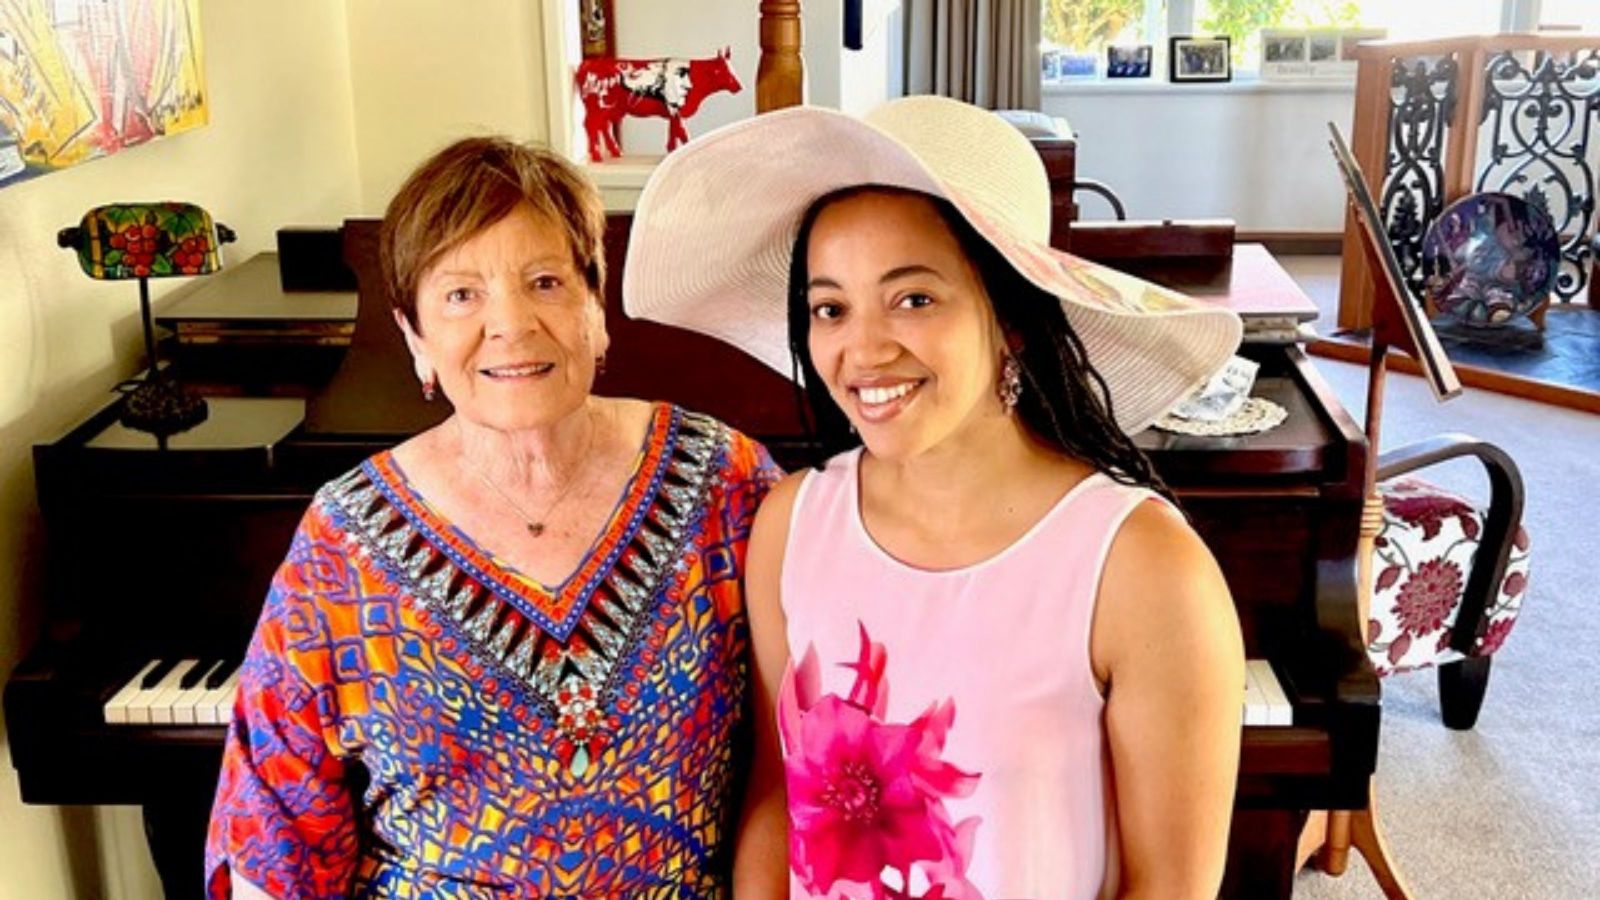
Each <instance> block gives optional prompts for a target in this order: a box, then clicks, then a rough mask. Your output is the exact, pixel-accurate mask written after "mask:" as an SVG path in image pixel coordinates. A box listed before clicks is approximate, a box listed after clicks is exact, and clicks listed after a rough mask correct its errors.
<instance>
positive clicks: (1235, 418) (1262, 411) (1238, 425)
mask: <svg viewBox="0 0 1600 900" xmlns="http://www.w3.org/2000/svg"><path fill="white" fill-rule="evenodd" d="M1288 417H1289V411H1288V410H1286V409H1284V408H1283V407H1281V406H1279V405H1278V404H1276V403H1273V402H1272V401H1271V400H1267V399H1265V398H1262V397H1251V398H1249V399H1248V400H1246V401H1244V405H1243V406H1241V407H1239V411H1238V412H1235V413H1234V414H1233V415H1231V416H1229V417H1227V418H1226V419H1222V420H1219V421H1216V422H1202V421H1200V420H1198V419H1180V418H1178V417H1177V416H1173V415H1166V416H1162V417H1161V419H1160V420H1159V421H1157V422H1156V427H1157V428H1159V429H1161V430H1162V431H1171V432H1176V433H1177V434H1192V435H1197V436H1200V437H1225V436H1228V435H1235V434H1256V433H1257V432H1261V431H1266V430H1267V429H1269V428H1272V427H1274V426H1276V425H1278V424H1279V423H1281V422H1282V421H1283V420H1284V419H1287V418H1288Z"/></svg>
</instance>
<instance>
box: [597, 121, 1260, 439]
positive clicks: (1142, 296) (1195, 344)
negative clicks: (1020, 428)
mask: <svg viewBox="0 0 1600 900" xmlns="http://www.w3.org/2000/svg"><path fill="white" fill-rule="evenodd" d="M859 185H885V186H891V187H899V188H908V189H910V190H914V191H920V192H922V193H924V194H930V195H932V196H935V197H942V198H944V199H946V200H948V201H949V202H950V203H951V204H952V205H953V206H954V207H955V208H956V210H957V211H958V212H960V214H961V215H962V216H963V217H964V218H965V219H966V220H967V222H969V223H970V224H971V225H972V227H973V228H974V229H975V230H976V231H977V232H978V234H980V235H982V236H983V238H984V239H985V240H987V241H988V242H989V243H990V244H992V245H994V247H995V249H996V250H998V251H999V252H1000V253H1001V255H1003V256H1004V257H1005V258H1006V259H1007V260H1008V261H1009V262H1010V263H1011V265H1012V266H1014V267H1015V268H1016V270H1017V271H1018V272H1019V273H1020V274H1021V275H1023V276H1024V277H1025V278H1027V279H1028V280H1029V281H1031V282H1033V283H1034V284H1035V285H1038V286H1039V287H1040V288H1041V289H1043V290H1044V291H1045V292H1047V293H1049V294H1051V295H1053V296H1056V297H1058V298H1060V300H1061V306H1062V309H1063V310H1064V311H1065V312H1066V316H1067V320H1068V322H1069V323H1071V325H1072V328H1073V329H1074V330H1075V331H1076V332H1077V333H1078V336H1079V338H1081V339H1082V341H1083V344H1084V348H1085V350H1087V352H1088V357H1089V362H1090V364H1091V365H1093V366H1094V367H1095V369H1097V370H1098V371H1099V372H1100V375H1101V376H1102V377H1103V378H1104V379H1105V382H1106V385H1107V387H1108V388H1109V390H1110V395H1111V408H1112V412H1113V414H1114V415H1115V417H1116V421H1117V424H1118V425H1119V426H1120V427H1121V428H1122V429H1123V430H1124V431H1125V432H1128V433H1130V434H1131V433H1135V432H1138V431H1142V430H1144V428H1145V427H1146V426H1148V425H1149V424H1150V423H1152V422H1154V421H1155V420H1156V419H1158V418H1160V416H1161V415H1162V414H1163V413H1165V412H1166V411H1167V409H1168V408H1170V407H1171V406H1172V405H1173V404H1175V403H1177V402H1178V401H1179V400H1181V399H1183V397H1185V396H1186V395H1187V394H1188V393H1189V392H1190V391H1192V390H1194V389H1195V388H1197V387H1199V386H1200V385H1202V384H1204V383H1205V382H1206V380H1207V379H1208V378H1209V377H1210V376H1211V374H1212V373H1213V372H1215V371H1216V370H1217V369H1218V368H1219V367H1221V366H1222V364H1223V363H1224V362H1226V361H1227V359H1228V358H1229V356H1231V355H1232V353H1233V351H1234V350H1235V349H1236V348H1237V347H1238V346H1239V336H1240V331H1241V328H1240V323H1239V318H1238V316H1236V315H1234V314H1233V313H1232V312H1230V311H1228V310H1225V309H1221V308H1219V307H1215V306H1207V305H1205V304H1203V303H1199V302H1197V301H1194V300H1191V299H1189V298H1186V297H1183V296H1180V295H1179V294H1176V293H1174V292H1172V291H1170V290H1167V289H1165V288H1162V287H1158V286H1156V285H1153V284H1150V283H1148V282H1145V281H1142V280H1140V279H1137V278H1133V277H1131V276H1128V275H1124V274H1122V273H1120V272H1116V271H1113V270H1111V269H1108V268H1106V267H1104V266H1101V265H1098V264H1095V263H1090V262H1088V261H1086V260H1083V259H1080V258H1078V257H1075V256H1072V255H1070V254H1067V253H1062V252H1060V251H1058V250H1055V249H1052V248H1051V247H1050V245H1049V236H1050V185H1049V181H1048V179H1047V178H1046V176H1045V171H1044V164H1043V163H1042V162H1040V160H1039V157H1038V154H1036V153H1035V152H1034V150H1033V147H1032V145H1030V144H1029V143H1028V139H1027V138H1026V137H1024V136H1023V135H1022V133H1021V132H1019V131H1017V130H1016V128H1014V127H1013V126H1011V125H1010V124H1009V123H1007V122H1005V121H1004V120H1003V119H1001V118H1000V117H998V116H996V115H994V114H993V113H991V112H988V111H985V110H982V109H979V108H977V107H975V106H971V105H968V104H966V103H962V102H960V101H956V100H950V99H947V98H943V97H906V98H902V99H898V100H893V101H890V102H889V103H886V104H884V105H883V106H880V107H878V108H877V109H876V110H874V111H872V112H871V113H868V114H867V115H866V116H865V117H864V118H856V117H853V116H849V115H846V114H844V113H841V112H837V111H833V110H827V109H820V108H815V107H791V108H789V109H784V110H779V111H777V112H771V113H765V114H762V115H758V116H755V117H754V118H750V119H745V120H743V121H740V122H736V123H734V124H732V125H728V126H725V127H723V128H720V129H717V130H716V131H712V132H708V133H707V134H705V135H702V136H701V137H699V138H696V139H695V140H692V141H690V142H689V143H688V144H687V145H685V146H683V147H681V148H679V149H678V150H677V151H675V152H673V153H671V154H668V155H667V157H666V158H665V159H664V160H662V162H661V163H660V164H659V165H658V166H657V167H656V170H655V172H654V174H652V175H651V177H650V180H649V182H648V183H647V184H646V185H645V187H644V191H643V193H642V194H641V195H640V197H639V202H638V205H637V207H636V208H635V210H634V221H633V233H632V235H631V236H630V237H629V240H628V257H627V264H626V266H625V267H624V271H623V279H622V297H623V308H624V309H625V310H626V311H627V313H628V314H629V315H630V316H633V317H636V318H642V319H649V320H652V321H656V322H662V323H665V324H668V325H676V326H679V327H682V328H688V329H691V330H693V331H698V332H701V333H704V334H708V335H711V336H713V337H716V338H720V339H722V340H724V341H726V342H728V343H730V344H733V345H734V346H736V347H739V348H741V349H743V350H744V351H746V352H748V353H749V354H751V355H752V356H754V357H755V358H757V359H759V360H761V361H762V362H764V363H766V364H767V365H768V366H771V367H772V368H773V369H775V370H777V371H778V372H780V373H782V374H784V375H789V374H791V372H792V369H793V367H792V365H791V362H790V357H789V344H788V334H787V330H788V319H787V314H786V303H787V298H788V280H789V262H790V255H791V254H792V253H793V250H794V240H795V236H796V234H797V233H798V231H799V227H800V220H801V218H802V216H803V214H804V213H805V211H806V209H807V208H808V207H809V206H810V205H811V204H812V202H813V201H815V200H816V199H817V198H819V197H821V196H823V195H825V194H828V193H830V192H832V191H835V190H839V189H841V188H846V187H854V186H859ZM1024 339H1025V340H1026V336H1024Z"/></svg>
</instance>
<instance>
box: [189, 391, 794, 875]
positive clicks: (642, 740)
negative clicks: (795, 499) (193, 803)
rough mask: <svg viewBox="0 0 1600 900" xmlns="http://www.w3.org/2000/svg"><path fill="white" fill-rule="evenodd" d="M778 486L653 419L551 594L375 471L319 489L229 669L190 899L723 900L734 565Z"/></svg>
mask: <svg viewBox="0 0 1600 900" xmlns="http://www.w3.org/2000/svg"><path fill="white" fill-rule="evenodd" d="M777 475H778V472H777V469H776V468H775V467H774V466H773V464H772V462H771V460H770V458H769V457H768V456H767V454H766V452H765V451H764V450H763V449H762V448H761V447H760V445H758V444H755V443H754V442H752V441H750V440H749V439H747V438H745V437H743V436H742V435H739V434H737V433H736V432H733V431H731V430H729V429H728V428H727V427H725V426H723V425H721V424H720V423H718V422H716V421H714V420H712V419H709V418H707V417H704V416H700V415H697V414H694V413H689V412H686V411H684V410H681V409H678V408H676V407H672V406H667V405H658V406H657V407H656V409H655V412H654V414H653V416H652V421H651V426H650V432H649V436H648V438H647V440H646V442H645V446H644V447H643V449H642V450H641V452H640V455H639V457H638V463H637V468H636V470H635V472H634V473H633V475H632V477H631V478H630V480H629V482H628V487H627V489H626V491H625V493H624V496H623V497H622V499H621V500H620V502H619V504H618V506H617V509H616V510H615V512H614V514H613V516H612V518H611V520H610V522H609V524H608V526H607V527H606V529H605V532H604V533H603V534H602V536H601V537H600V538H599V539H598V541H597V542H596V544H595V546H594V548H593V550H592V552H591V553H590V555H589V556H588V557H587V558H586V560H585V561H584V563H583V564H582V565H581V566H580V568H579V570H578V571H577V572H575V573H574V574H573V575H572V576H571V577H570V578H569V579H568V580H567V581H566V582H565V583H564V584H562V585H560V586H559V587H555V588H545V587H543V586H541V585H539V584H537V583H535V582H534V581H533V580H531V579H529V578H527V577H525V576H523V575H521V574H519V573H518V572H516V571H515V570H514V569H512V568H510V567H509V566H508V565H506V564H504V563H502V562H500V561H497V560H496V559H495V558H493V557H491V556H489V555H487V554H486V553H485V552H484V551H483V550H482V549H480V548H479V547H477V546H475V545H474V544H473V542H472V541H471V539H470V538H468V537H467V536H466V535H464V534H463V533H461V532H460V531H459V530H458V529H456V528H455V527H453V526H452V525H451V524H450V523H449V522H447V521H444V520H443V519H441V518H440V516H439V515H438V514H437V512H435V511H434V510H433V509H432V508H431V507H430V506H429V505H428V504H427V502H426V501H425V500H424V499H423V498H421V497H420V496H418V495H417V493H416V492H415V491H414V490H413V489H412V487H411V486H410V484H409V483H408V482H407V480H406V477H405V474H404V473H403V472H402V471H401V470H400V468H399V467H398V466H397V465H396V463H395V460H394V458H393V456H392V455H390V454H389V453H387V452H386V453H381V454H378V455H377V456H375V457H373V458H371V459H369V460H368V461H366V462H365V463H363V464H362V465H361V466H360V467H359V468H357V469H355V470H354V471H352V472H350V473H349V474H347V475H345V476H343V477H341V478H339V479H338V480H336V481H334V482H332V483H330V484H329V485H327V486H326V487H324V488H323V489H322V491H320V492H319V493H318V495H317V498H316V500H315V502H314V503H313V504H312V506H311V508H310V510H309V511H308V512H307V513H306V516H305V518H304V520H303V521H302V522H301V525H300V528H299V531H298V532H297V533H296V534H295V537H294V540H293V543H292V545H291V547H290V549H289V555H288V558H287V559H286V560H285V561H284V563H283V566H282V568H280V569H279V571H278V573H277V576H276V577H275V579H274V581H273V584H272V587H271V590H270V591H269V593H268V596H267V599H266V603H265V606H264V608H263V610H262V614H261V621H260V623H259V624H258V626H257V629H256V634H255V638H254V640H253V641H252V642H251V645H250V650H249V652H248V654H247V656H246V660H245V662H244V664H243V667H242V669H241V672H242V675H241V679H240V688H239V695H238V700H237V702H236V705H235V709H234V719H233V724H232V726H231V727H230V729H229V732H228V738H227V745H226V751H225V756H224V759H223V768H222V778H221V782H220V784H219V786H218V789H217V798H216V804H215V807H214V809H213V811H212V819H211V829H210V835H209V839H208V841H207V848H206V879H207V886H208V891H209V893H210V895H211V896H213V897H221V896H226V895H227V894H228V888H229V885H230V875H232V874H236V875H237V876H238V877H240V878H243V879H245V880H248V881H250V882H252V883H254V884H256V885H258V886H260V887H262V888H264V889H266V890H267V891H268V892H269V893H271V894H273V896H275V897H343V896H347V895H354V896H377V897H468V896H471V897H479V896H493V895H502V896H504V895H513V896H583V897H703V896H721V895H723V894H725V893H726V871H727V869H728V868H729V859H728V857H729V856H730V853H731V842H728V841H727V840H726V837H727V833H728V826H729V817H730V815H731V813H732V811H733V809H734V808H735V805H734V802H733V800H734V798H731V797H730V796H729V789H730V784H731V781H732V774H733V772H732V769H733V752H732V743H733V738H734V731H735V728H736V726H737V725H738V723H739V721H740V719H741V715H742V700H741V698H742V697H743V695H744V690H745V680H746V669H745V654H746V651H747V644H748V635H747V633H746V626H745V618H744V603H743V592H742V582H741V575H742V572H743V567H744V555H745V542H746V539H747V537H748V535H749V530H750V523H751V520H752V518H753V516H754V514H755V509H756V505H757V503H758V502H759V501H760V499H761V497H762V496H763V495H764V494H765V492H766V490H767V488H768V487H769V486H770V485H771V483H772V482H773V481H774V480H775V478H776V477H777ZM363 776H364V777H363ZM363 783H364V786H363Z"/></svg>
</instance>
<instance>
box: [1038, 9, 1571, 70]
mask: <svg viewBox="0 0 1600 900" xmlns="http://www.w3.org/2000/svg"><path fill="white" fill-rule="evenodd" d="M1040 2H1041V3H1042V4H1043V16H1042V24H1043V35H1042V38H1043V50H1044V53H1043V56H1044V69H1045V71H1044V78H1045V81H1046V82H1047V83H1048V82H1052V81H1058V80H1064V79H1066V78H1070V77H1073V76H1084V75H1093V74H1095V73H1096V72H1102V71H1103V70H1104V68H1105V62H1104V59H1105V47H1106V46H1107V45H1108V44H1150V45H1152V46H1153V47H1154V49H1155V53H1156V56H1157V59H1158V61H1157V63H1156V65H1155V67H1154V68H1155V76H1156V77H1157V78H1159V77H1160V74H1159V73H1160V72H1161V71H1162V70H1163V69H1164V66H1165V64H1164V63H1163V62H1161V60H1163V59H1164V58H1165V55H1166V42H1167V37H1168V36H1169V35H1177V34H1192V35H1218V34H1225V35H1227V36H1228V37H1230V38H1231V39H1232V44H1233V54H1234V59H1233V63H1234V67H1235V69H1236V70H1237V72H1238V73H1239V74H1241V75H1243V76H1244V77H1249V73H1251V72H1253V71H1255V70H1256V69H1257V68H1258V67H1259V65H1260V62H1261V29H1263V28H1382V29H1387V31H1388V36H1389V37H1390V38H1392V39H1396V40H1420V39H1425V38H1435V37H1449V36H1452V35H1464V34H1485V33H1491V32H1495V31H1499V30H1501V26H1502V23H1516V22H1517V21H1518V20H1519V19H1522V18H1524V17H1526V19H1527V23H1526V25H1524V28H1527V29H1529V30H1531V25H1532V23H1533V20H1532V17H1531V15H1529V13H1530V11H1533V10H1536V11H1537V14H1538V21H1539V22H1542V23H1546V24H1552V25H1555V24H1578V25H1582V26H1583V27H1585V28H1586V29H1590V30H1600V0H1040ZM1086 66H1087V67H1088V68H1089V71H1087V72H1085V71H1084V69H1085V67H1086Z"/></svg>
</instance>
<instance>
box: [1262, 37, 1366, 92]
mask: <svg viewBox="0 0 1600 900" xmlns="http://www.w3.org/2000/svg"><path fill="white" fill-rule="evenodd" d="M1387 34H1388V32H1387V31H1385V30H1384V29H1382V28H1346V29H1337V28H1263V29H1261V78H1262V80H1264V81H1351V80H1354V79H1355V77H1356V65H1357V63H1356V58H1355V53H1354V50H1355V47H1356V45H1357V44H1359V43H1361V42H1362V41H1371V40H1380V39H1382V38H1384V37H1385V36H1387Z"/></svg>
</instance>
